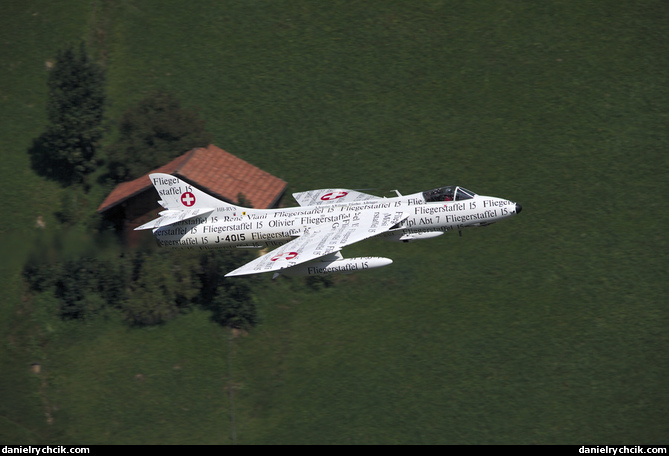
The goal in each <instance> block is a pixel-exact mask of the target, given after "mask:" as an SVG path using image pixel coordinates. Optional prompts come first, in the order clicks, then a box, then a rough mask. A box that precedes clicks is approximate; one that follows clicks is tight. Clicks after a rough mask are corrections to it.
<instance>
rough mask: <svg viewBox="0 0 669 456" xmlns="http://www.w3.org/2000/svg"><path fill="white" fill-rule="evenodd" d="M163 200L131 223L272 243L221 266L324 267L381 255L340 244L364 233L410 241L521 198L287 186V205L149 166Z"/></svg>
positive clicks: (189, 243) (478, 221) (187, 243)
mask: <svg viewBox="0 0 669 456" xmlns="http://www.w3.org/2000/svg"><path fill="white" fill-rule="evenodd" d="M149 178H150V179H151V182H152V183H153V185H154V187H155V188H156V190H157V191H158V194H159V195H160V197H161V201H159V203H160V204H161V205H162V206H163V207H164V208H165V210H164V211H162V212H160V214H159V215H160V217H159V218H157V219H155V220H153V221H151V222H149V223H146V224H144V225H142V226H140V227H138V228H135V229H136V230H147V229H150V230H153V234H154V235H155V236H156V239H157V241H158V244H159V245H160V246H163V247H174V248H188V249H200V250H207V249H234V248H241V249H267V248H269V249H273V250H271V251H270V252H269V253H264V254H263V255H260V256H259V257H258V258H256V259H255V260H253V261H251V262H249V263H247V264H245V265H244V266H241V267H240V268H238V269H235V270H234V271H231V272H229V273H227V274H226V277H228V276H240V275H246V274H259V273H262V272H274V273H275V275H274V277H276V276H277V275H280V274H283V275H286V276H302V275H328V274H332V273H351V272H356V271H362V270H365V269H374V268H379V267H382V266H387V265H389V264H390V263H392V260H390V259H388V258H379V257H360V258H344V257H343V256H342V254H341V250H342V249H343V248H344V247H346V246H347V245H351V244H354V243H356V242H360V241H362V240H364V239H368V238H371V237H378V238H383V239H387V240H389V241H398V242H412V241H417V240H421V239H430V238H434V237H437V236H441V235H442V234H444V233H445V232H446V231H453V230H457V231H461V230H462V229H464V228H470V227H476V226H487V225H490V224H491V223H495V222H497V221H499V220H502V219H505V218H507V217H510V216H512V215H514V214H518V213H519V212H520V211H521V206H520V204H517V203H514V202H512V201H509V200H505V199H502V198H495V197H491V196H481V195H477V194H476V193H474V192H472V191H469V190H467V189H465V188H463V187H458V186H455V185H451V186H447V187H440V188H436V189H434V190H428V191H426V192H421V193H414V194H412V195H404V196H402V195H400V193H399V192H398V191H396V193H397V196H395V197H392V198H383V197H378V196H373V195H368V194H366V193H361V192H359V191H356V190H347V189H341V188H329V189H323V190H311V191H308V192H301V193H293V197H294V198H295V200H296V201H297V202H298V204H299V205H300V206H299V207H291V208H286V209H251V208H244V207H239V206H235V205H233V204H229V203H226V202H224V201H221V200H219V199H217V198H214V197H213V196H211V195H209V194H207V193H205V192H203V191H200V190H198V189H197V188H194V187H193V186H191V185H190V184H188V183H186V182H183V181H182V180H180V179H178V178H176V177H174V176H172V175H169V174H159V173H156V174H151V175H149Z"/></svg>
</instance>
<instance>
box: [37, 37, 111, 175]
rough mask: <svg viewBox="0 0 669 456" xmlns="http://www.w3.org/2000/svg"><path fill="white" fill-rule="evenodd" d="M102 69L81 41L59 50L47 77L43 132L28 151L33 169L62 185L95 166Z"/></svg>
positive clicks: (102, 97) (100, 130)
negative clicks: (45, 123) (45, 120)
mask: <svg viewBox="0 0 669 456" xmlns="http://www.w3.org/2000/svg"><path fill="white" fill-rule="evenodd" d="M104 82H105V76H104V70H103V69H102V67H101V66H100V65H98V64H97V63H95V62H93V61H92V60H91V59H90V58H89V56H88V54H87V52H86V47H85V45H84V43H83V42H82V43H81V45H80V46H79V50H78V51H76V50H75V48H74V47H73V46H70V47H69V48H68V49H66V50H64V51H59V52H58V56H57V58H56V62H55V64H54V66H53V68H52V70H51V72H50V73H49V76H48V79H47V87H48V94H47V106H46V107H47V117H48V120H49V125H48V127H47V130H46V131H45V132H44V133H43V134H42V135H41V136H40V137H39V138H37V139H36V140H34V141H33V147H32V148H31V149H30V155H31V160H32V164H33V168H34V169H35V170H36V171H37V172H38V173H40V174H42V175H45V176H47V177H50V178H53V179H56V180H59V181H60V182H62V183H63V184H72V183H74V182H82V181H83V180H84V177H85V176H86V175H87V174H89V173H90V172H91V171H93V170H94V169H95V166H96V160H95V153H96V149H97V147H98V143H99V141H100V139H101V138H102V135H103V133H104V127H103V125H102V121H103V115H104V103H105V94H104Z"/></svg>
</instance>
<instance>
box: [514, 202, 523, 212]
mask: <svg viewBox="0 0 669 456" xmlns="http://www.w3.org/2000/svg"><path fill="white" fill-rule="evenodd" d="M522 210H523V206H521V205H520V204H518V203H516V214H520V211H522Z"/></svg>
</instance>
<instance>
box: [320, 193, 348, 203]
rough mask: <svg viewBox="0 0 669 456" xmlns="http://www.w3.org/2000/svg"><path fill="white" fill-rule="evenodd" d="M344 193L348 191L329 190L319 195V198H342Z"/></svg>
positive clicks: (330, 199) (329, 199)
mask: <svg viewBox="0 0 669 456" xmlns="http://www.w3.org/2000/svg"><path fill="white" fill-rule="evenodd" d="M346 195H348V192H330V193H326V194H325V195H323V196H321V200H322V201H332V200H336V199H337V198H342V197H344V196H346Z"/></svg>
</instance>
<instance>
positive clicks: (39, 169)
mask: <svg viewBox="0 0 669 456" xmlns="http://www.w3.org/2000/svg"><path fill="white" fill-rule="evenodd" d="M53 149H54V136H53V134H51V133H50V132H48V131H47V132H44V133H42V134H41V135H40V136H39V137H37V138H35V139H33V143H32V146H31V147H30V148H29V149H28V155H29V156H30V166H31V167H32V169H33V171H35V172H36V173H37V174H38V175H39V176H42V177H45V178H47V179H51V180H54V181H56V182H58V183H59V184H61V185H62V186H63V187H67V186H69V185H72V184H73V183H75V182H76V181H77V176H76V174H75V173H73V172H72V167H71V166H69V164H68V163H67V162H66V161H65V160H62V159H58V158H55V157H54V155H55V154H54V153H53Z"/></svg>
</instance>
